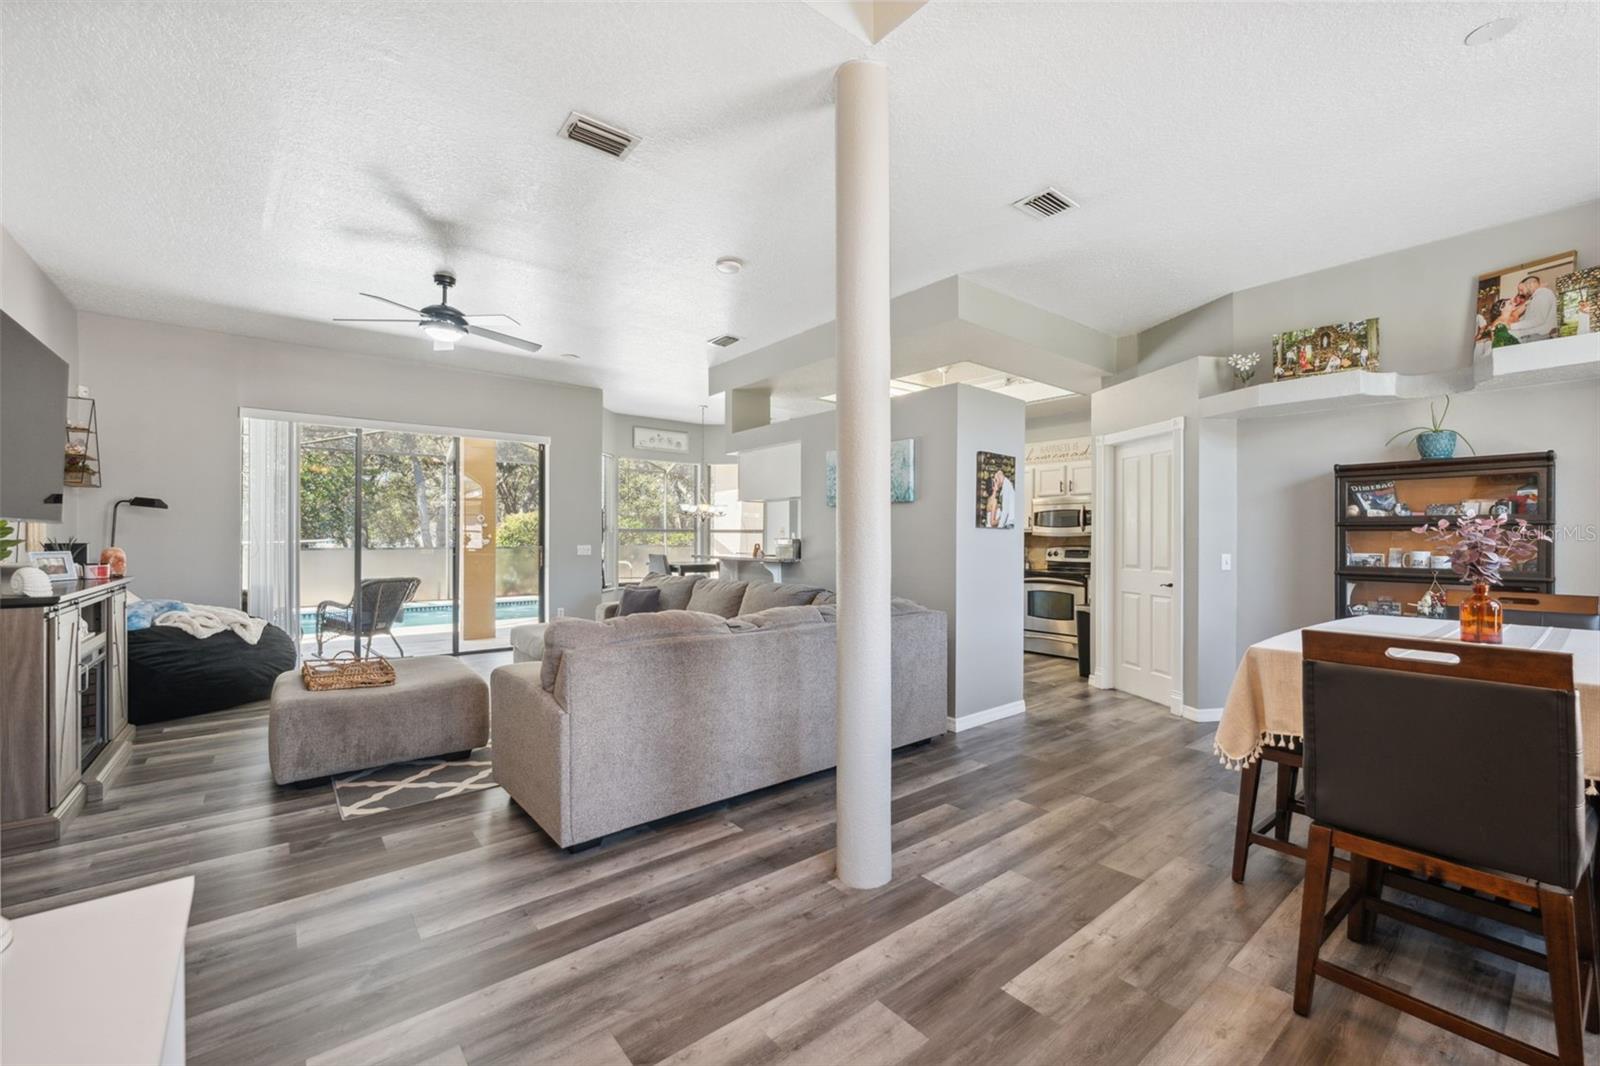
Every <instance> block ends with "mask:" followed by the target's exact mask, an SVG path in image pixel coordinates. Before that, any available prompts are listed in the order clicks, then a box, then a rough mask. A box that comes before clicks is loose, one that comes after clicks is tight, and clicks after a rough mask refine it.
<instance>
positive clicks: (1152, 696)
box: [1112, 434, 1181, 707]
mask: <svg viewBox="0 0 1600 1066" xmlns="http://www.w3.org/2000/svg"><path fill="white" fill-rule="evenodd" d="M1173 462H1174V460H1173V451H1172V438H1171V437H1170V436H1168V435H1166V434H1163V435H1161V436H1160V437H1152V438H1149V439H1147V440H1138V441H1132V442H1130V443H1128V444H1123V445H1119V446H1118V447H1117V454H1116V459H1115V468H1114V476H1115V478H1116V491H1115V498H1116V515H1115V523H1114V525H1113V527H1112V536H1113V537H1114V538H1115V541H1114V543H1115V547H1116V556H1115V560H1114V562H1113V565H1114V567H1115V570H1114V574H1115V578H1116V586H1115V591H1114V595H1115V597H1116V603H1115V611H1114V612H1113V626H1114V633H1115V644H1116V647H1115V651H1114V654H1115V655H1116V660H1115V661H1116V686H1117V688H1119V689H1122V690H1123V691H1125V692H1131V693H1133V694H1134V695H1136V696H1143V697H1144V698H1145V699H1147V700H1153V701H1155V702H1156V703H1159V704H1161V705H1162V706H1163V707H1165V706H1167V705H1168V704H1169V703H1170V702H1171V697H1172V693H1173V692H1175V691H1177V689H1178V685H1177V683H1176V681H1175V680H1174V675H1175V674H1176V672H1177V669H1178V664H1177V663H1176V662H1175V661H1174V649H1173V634H1174V631H1175V627H1176V625H1177V617H1176V612H1177V610H1178V600H1177V596H1176V591H1177V590H1176V589H1175V587H1174V585H1175V583H1176V577H1175V574H1176V572H1177V569H1176V567H1177V564H1176V558H1177V550H1178V537H1179V536H1180V535H1181V531H1180V530H1179V528H1178V513H1179V511H1178V506H1177V499H1176V493H1175V487H1176V471H1175V470H1174V468H1173Z"/></svg>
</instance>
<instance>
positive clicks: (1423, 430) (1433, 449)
mask: <svg viewBox="0 0 1600 1066" xmlns="http://www.w3.org/2000/svg"><path fill="white" fill-rule="evenodd" d="M1449 416H1450V397H1448V396H1446V397H1445V398H1444V410H1443V411H1437V410H1435V409H1434V406H1433V404H1432V403H1429V404H1428V418H1429V421H1431V422H1432V423H1433V424H1432V425H1428V426H1412V427H1411V428H1410V429H1402V430H1401V431H1400V432H1399V433H1396V434H1395V435H1394V436H1392V437H1390V438H1389V440H1388V442H1387V443H1386V444H1385V445H1384V447H1388V445H1389V444H1393V443H1394V442H1395V441H1397V440H1399V439H1400V438H1401V437H1404V436H1405V435H1406V434H1408V433H1409V434H1411V435H1412V436H1413V437H1415V438H1416V442H1417V454H1418V455H1420V456H1422V458H1424V459H1448V458H1450V457H1451V456H1453V455H1455V453H1456V441H1457V440H1459V441H1460V442H1461V443H1462V444H1465V445H1466V446H1467V447H1468V448H1469V449H1471V451H1472V454H1474V455H1476V454H1478V449H1476V448H1473V447H1472V442H1471V441H1470V440H1468V439H1467V438H1466V437H1463V436H1462V435H1461V434H1460V433H1457V432H1456V431H1455V430H1453V429H1445V428H1444V420H1445V419H1446V418H1448V417H1449Z"/></svg>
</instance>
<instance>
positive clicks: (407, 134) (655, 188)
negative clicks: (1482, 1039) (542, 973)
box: [0, 0, 1600, 418]
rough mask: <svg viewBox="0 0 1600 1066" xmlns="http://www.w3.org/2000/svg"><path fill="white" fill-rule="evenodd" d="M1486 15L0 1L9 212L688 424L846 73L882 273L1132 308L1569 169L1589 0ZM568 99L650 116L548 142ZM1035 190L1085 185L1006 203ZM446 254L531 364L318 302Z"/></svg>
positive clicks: (1589, 187)
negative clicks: (1063, 202)
mask: <svg viewBox="0 0 1600 1066" xmlns="http://www.w3.org/2000/svg"><path fill="white" fill-rule="evenodd" d="M1506 10H1508V9H1507V8H1506V7H1505V6H1504V5H1501V4H1491V5H1476V4H1444V5H1435V4H1409V3H1393V4H1350V5H1342V4H1340V5H1336V4H1327V5H1323V4H1295V5H1289V4H1282V5H1261V6H1254V5H1237V6H1235V5H1219V4H1184V3H1177V4H1152V5H1122V4H1048V3H962V2H956V0H935V2H933V3H930V4H928V5H927V6H926V7H925V8H923V9H922V10H921V11H919V12H918V13H917V14H916V16H915V17H913V18H911V19H909V20H907V21H906V23H905V24H904V25H902V26H901V27H899V28H898V29H897V30H896V31H895V32H894V33H892V34H891V35H890V36H889V37H887V38H886V39H885V40H884V41H882V42H881V43H880V44H877V45H874V46H868V45H866V44H865V43H863V42H861V41H860V40H858V39H856V38H855V37H853V36H852V35H850V34H849V33H847V32H845V31H844V30H843V29H841V28H840V27H839V26H838V25H836V24H834V23H833V22H831V21H830V20H829V19H827V18H825V17H823V16H822V15H820V14H819V13H818V12H817V11H815V10H814V9H812V8H811V7H810V6H809V5H807V4H801V3H738V4H719V3H711V4H688V3H656V4H633V3H605V2H595V3H581V4H559V3H526V4H522V3H470V4H449V5H445V4H431V3H429V4H422V3H417V4H412V3H394V2H384V3H360V2H351V3H333V2H328V3H316V2H300V3H285V4H266V3H248V2H246V3H220V2H218V3H209V4H172V5H165V4H118V3H110V2H96V3H69V2H63V0H49V2H45V3H25V2H16V0H7V2H6V3H5V5H4V8H3V17H4V24H3V31H4V35H3V48H4V53H3V59H4V103H3V106H4V113H3V121H4V131H3V137H4V141H3V151H4V158H3V172H0V178H3V188H4V201H3V205H0V206H3V221H4V223H5V225H6V226H7V227H8V228H9V229H11V231H12V232H13V234H14V235H15V236H16V237H17V239H18V240H19V241H20V242H21V243H22V245H23V246H24V247H25V248H27V249H28V251H29V252H30V253H31V254H32V255H33V256H34V257H35V258H36V259H37V260H38V261H39V263H40V264H41V265H42V266H43V267H44V268H45V270H46V271H48V272H49V273H50V275H51V276H52V277H53V278H55V279H56V281H57V282H58V283H59V284H60V285H61V286H62V288H63V289H64V290H65V291H66V292H67V294H68V296H69V297H70V298H71V299H72V300H73V301H74V302H75V303H77V304H78V305H79V306H80V307H83V308H85V309H88V310H93V311H102V312H108V313H112V314H122V315H129V316H133V317H139V318H150V319H157V320H162V321H171V322H177V323H180V324H185V325H193V326H200V327H206V328H212V329H220V330H227V331H230V332H238V333H246V334H252V335H256V336H266V337H271V338H278V339H283V340H290V341H297V342H305V343H313V344H323V345H333V346H338V347H345V348H355V349H360V350H366V351H380V352H386V353H389V354H392V355H394V356H396V357H404V358H425V359H435V358H439V359H442V360H443V361H445V362H456V363H472V364H482V365H489V366H493V367H496V368H499V369H509V370H513V371H522V372H527V373H531V374H535V375H537V376H543V377H554V378H557V379H560V380H569V381H580V382H584V383H588V384H595V385H600V386H602V387H603V388H604V389H605V391H606V402H607V406H608V407H611V408H613V409H615V410H621V411H628V412H632V413H638V414H648V415H655V416H658V417H671V416H676V417H681V418H692V417H694V415H695V414H696V404H698V403H700V402H703V400H704V394H705V373H704V371H705V367H706V366H707V364H708V362H709V361H710V359H711V351H712V350H711V349H708V348H707V346H706V344H705V341H706V338H708V337H711V336H714V335H716V334H719V333H723V332H730V333H734V334H738V335H740V336H742V337H744V338H746V343H745V344H743V345H740V346H739V347H736V348H733V349H731V350H730V351H729V353H728V354H730V355H736V354H738V353H739V352H741V351H745V350H748V349H749V348H751V347H754V346H758V345H763V344H767V343H770V342H772V341H774V340H777V339H780V338H782V337H784V336H787V335H789V334H792V333H795V332H797V331H799V330H801V329H804V328H806V327H809V326H812V325H815V324H817V323H819V322H822V321H826V320H827V319H829V318H831V317H832V313H833V277H832V264H833V237H832V218H833V198H832V116H831V113H830V111H829V106H828V105H829V100H830V93H831V89H830V85H831V77H832V71H833V69H834V68H835V67H836V66H837V65H838V64H839V63H840V62H842V61H844V60H846V59H849V58H852V57H855V56H861V55H871V56H874V57H876V58H880V59H882V60H884V61H885V62H887V63H888V65H889V67H890V72H891V92H892V104H891V106H892V123H893V133H892V136H893V143H892V146H891V149H892V160H893V164H892V165H893V197H894V208H893V211H894V214H893V234H894V244H893V248H894V274H895V277H894V285H895V290H896V291H897V292H900V291H905V290H908V289H912V288H915V287H918V286H920V285H924V284H926V283H928V282H930V281H934V280H936V279H939V278H943V277H948V276H949V275H951V274H958V273H959V274H965V275H968V276H971V277H973V278H975V279H977V280H979V281H981V282H983V283H984V284H987V285H990V286H992V287H994V288H997V289H1000V290H1002V291H1004V292H1007V293H1010V294H1012V295H1014V296H1017V297H1020V298H1022V299H1025V300H1028V301H1031V302H1033V303H1036V304H1038V305H1040V306H1042V307H1044V308H1047V309H1049V310H1052V311H1055V312H1058V313H1060V314H1064V315H1067V316H1069V317H1071V318H1074V319H1077V320H1079V321H1081V322H1083V323H1085V324H1087V325H1090V326H1093V327H1095V328H1098V329H1101V330H1105V331H1107V332H1111V333H1126V332H1130V331H1133V330H1136V329H1139V328H1142V327H1145V326H1148V325H1151V324H1153V323H1155V322H1158V321H1161V320H1163V319H1165V318H1167V317H1170V316H1171V315H1173V314H1175V313H1177V312H1180V311H1183V310H1186V309H1188V308H1190V307H1193V306H1195V305H1197V304H1200V303H1202V302H1204V301H1206V300H1208V299H1211V298H1213V297H1215V296H1217V295H1220V294H1221V293H1224V292H1227V291H1231V290H1234V289H1238V288H1242V287H1247V286H1250V285H1253V284H1258V283H1262V282H1266V281H1270V280H1273V279H1276V278H1280V277H1284V276H1288V275H1293V274H1297V273H1301V272H1304V271H1308V270H1313V269H1317V268H1320V267H1325V266H1329V265H1333V264H1336V263H1340V262H1345V261H1349V260H1351V259H1356V258H1360V257H1363V256H1367V255H1372V254H1376V253H1379V252H1383V251H1387V250H1391V249H1394V248H1400V247H1404V246H1407V245H1411V244H1416V243H1420V242H1423V241H1428V240H1432V239H1436V238H1439V237H1443V236H1446V235H1449V234H1453V233H1459V232H1462V231H1465V230H1471V229H1475V228H1479V227H1482V226H1488V225H1493V224H1495V223H1499V222H1504V221H1508V220H1511V219H1515V218H1519V217H1523V216H1527V215H1532V214H1536V213H1538V212H1541V211H1545V210H1549V209H1553V208H1556V207H1560V206H1564V205H1567V204H1571V203H1575V202H1578V201H1580V200H1583V199H1587V198H1590V197H1594V196H1596V195H1597V194H1600V174H1597V162H1596V161H1597V159H1600V103H1597V101H1600V83H1597V78H1600V73H1597V71H1600V62H1597V46H1596V41H1597V39H1600V18H1597V9H1596V8H1595V7H1594V6H1592V5H1588V4H1574V5H1570V6H1563V5H1532V4H1519V5H1515V8H1514V10H1515V12H1516V13H1517V14H1518V15H1519V16H1520V17H1521V18H1522V20H1523V21H1522V25H1521V27H1520V28H1519V29H1518V30H1517V31H1516V32H1515V33H1513V34H1512V35H1510V36H1508V37H1506V38H1504V39H1502V40H1500V41H1496V42H1494V43H1493V44H1491V45H1488V46H1486V47H1481V48H1471V49H1469V48H1464V47H1462V45H1461V43H1460V42H1461V38H1462V37H1463V36H1464V35H1465V34H1466V32H1467V31H1468V30H1469V29H1471V28H1472V27H1473V26H1475V25H1477V24H1479V23H1481V22H1484V21H1487V20H1488V19H1490V18H1492V17H1495V16H1497V15H1500V14H1503V13H1504V12H1505V11H1506ZM574 108H576V109H579V110H582V111H585V112H588V113H590V114H593V115H595V116H597V117H599V118H601V119H604V120H607V121H610V122H614V123H617V124H620V125H622V126H625V127H626V128H628V129H630V130H632V131H634V132H635V133H637V134H639V135H641V136H642V137H643V142H642V143H641V144H640V146H639V147H638V148H637V149H636V150H635V151H634V152H633V154H632V155H631V156H630V157H629V158H628V159H626V160H623V161H620V162H619V161H617V160H613V159H610V158H608V157H606V156H603V155H601V154H599V153H597V152H594V151H592V150H589V149H585V148H583V147H581V146H579V145H576V144H573V143H570V142H567V141H563V140H561V139H559V138H558V137H557V136H556V131H557V129H558V127H559V125H560V123H561V120H562V118H563V117H564V116H565V115H566V114H567V112H568V111H569V110H572V109H574ZM1046 184H1056V185H1058V186H1060V187H1061V188H1062V189H1063V190H1064V191H1066V192H1067V193H1068V194H1069V195H1071V196H1073V197H1074V198H1076V199H1077V200H1079V201H1080V202H1081V203H1082V205H1083V206H1082V208H1081V209H1079V210H1078V211H1076V212H1074V213H1072V214H1070V215H1067V216H1063V217H1058V218H1055V219H1051V220H1046V221H1039V220H1034V219H1030V218H1028V217H1025V216H1024V215H1022V214H1020V213H1018V212H1017V211H1015V210H1013V209H1012V208H1010V207H1009V206H1008V205H1009V203H1010V201H1012V200H1013V199H1016V198H1017V197H1019V196H1022V195H1024V194H1027V193H1031V192H1034V191H1036V190H1037V189H1039V188H1040V187H1042V186H1044V185H1046ZM721 255H737V256H740V257H742V258H744V259H746V260H747V261H748V263H749V266H748V267H747V269H746V270H745V272H744V273H743V274H741V275H738V276H736V277H728V276H724V275H721V274H718V273H716V272H715V271H714V270H713V268H712V261H713V260H714V259H716V258H717V257H718V256H721ZM441 265H448V266H451V267H454V268H455V269H456V271H457V272H458V273H459V275H460V279H461V284H460V287H459V288H458V289H457V290H456V294H455V295H456V297H457V299H455V300H454V301H453V302H455V303H456V304H457V305H458V306H460V307H462V308H464V309H466V310H468V311H504V312H508V313H510V314H513V315H515V316H517V317H518V318H520V319H521V320H522V322H523V326H522V328H521V329H520V330H517V329H508V331H509V332H519V333H521V334H522V335H525V336H528V337H531V338H532V339H535V340H538V341H541V342H542V343H544V344H545V346H546V348H545V352H544V353H541V355H540V356H534V357H529V356H523V355H519V354H516V353H514V352H512V351H511V350H509V349H504V348H501V347H499V346H494V345H486V346H484V347H483V348H481V349H479V350H475V351H474V350H469V349H467V348H465V347H464V348H461V349H458V350H457V352H455V353H453V354H448V355H441V356H435V355H434V353H432V352H431V351H430V350H429V348H428V344H427V342H426V341H425V340H423V339H422V338H420V337H418V336H416V335H415V334H414V333H413V331H412V329H411V327H404V328H401V329H399V330H397V331H394V332H379V331H378V329H381V327H378V328H375V329H372V330H365V329H357V328H353V327H337V326H333V325H330V324H328V323H327V319H329V318H332V317H333V316H336V315H360V314H369V313H371V312H372V311H373V310H374V309H375V308H377V307H379V305H378V304H374V303H372V302H371V301H367V300H363V299H361V298H360V297H358V296H357V295H356V292H357V290H361V289H364V290H366V291H369V292H377V293H381V294H384V295H388V296H391V297H393V298H395V299H397V300H401V301H402V302H406V303H413V302H417V301H423V300H426V299H427V298H428V297H429V296H430V294H431V291H432V290H430V288H429V285H428V280H429V275H430V274H431V272H432V271H433V270H434V269H435V268H436V267H438V266H441ZM1478 266H1481V264H1463V265H1462V269H1463V271H1464V272H1465V273H1466V274H1469V275H1470V273H1472V272H1473V271H1474V270H1475V269H1476V268H1477V267H1478ZM565 351H575V352H579V353H581V354H582V355H583V357H584V359H583V361H582V362H580V363H574V362H573V361H571V360H562V359H559V358H557V356H558V354H559V353H561V352H565Z"/></svg>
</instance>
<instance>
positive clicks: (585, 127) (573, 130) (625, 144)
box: [561, 111, 640, 159]
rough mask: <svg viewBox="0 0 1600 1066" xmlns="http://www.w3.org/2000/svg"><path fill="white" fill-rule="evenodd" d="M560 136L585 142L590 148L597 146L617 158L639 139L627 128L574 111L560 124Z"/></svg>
mask: <svg viewBox="0 0 1600 1066" xmlns="http://www.w3.org/2000/svg"><path fill="white" fill-rule="evenodd" d="M561 136H563V137H565V138H567V139H568V140H571V141H577V142H578V143H579V144H587V145H588V146H589V147H590V148H598V149H599V150H600V151H602V152H604V153H605V154H606V155H614V156H616V157H617V158H618V159H621V158H622V157H623V156H625V155H627V154H628V153H629V152H631V151H633V149H634V146H635V145H637V144H638V143H639V140H640V138H638V137H635V136H634V135H633V134H631V133H629V132H628V131H627V130H619V129H617V127H615V126H611V125H607V124H606V123H604V122H601V121H600V120H599V119H597V118H590V117H589V116H588V115H584V114H580V113H578V112H576V111H574V112H572V114H570V115H568V116H567V120H566V121H565V122H563V123H562V124H561Z"/></svg>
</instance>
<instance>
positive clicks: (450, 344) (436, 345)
mask: <svg viewBox="0 0 1600 1066" xmlns="http://www.w3.org/2000/svg"><path fill="white" fill-rule="evenodd" d="M433 350H434V351H436V352H453V351H455V350H456V342H455V341H441V340H435V341H434V342H433Z"/></svg>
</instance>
